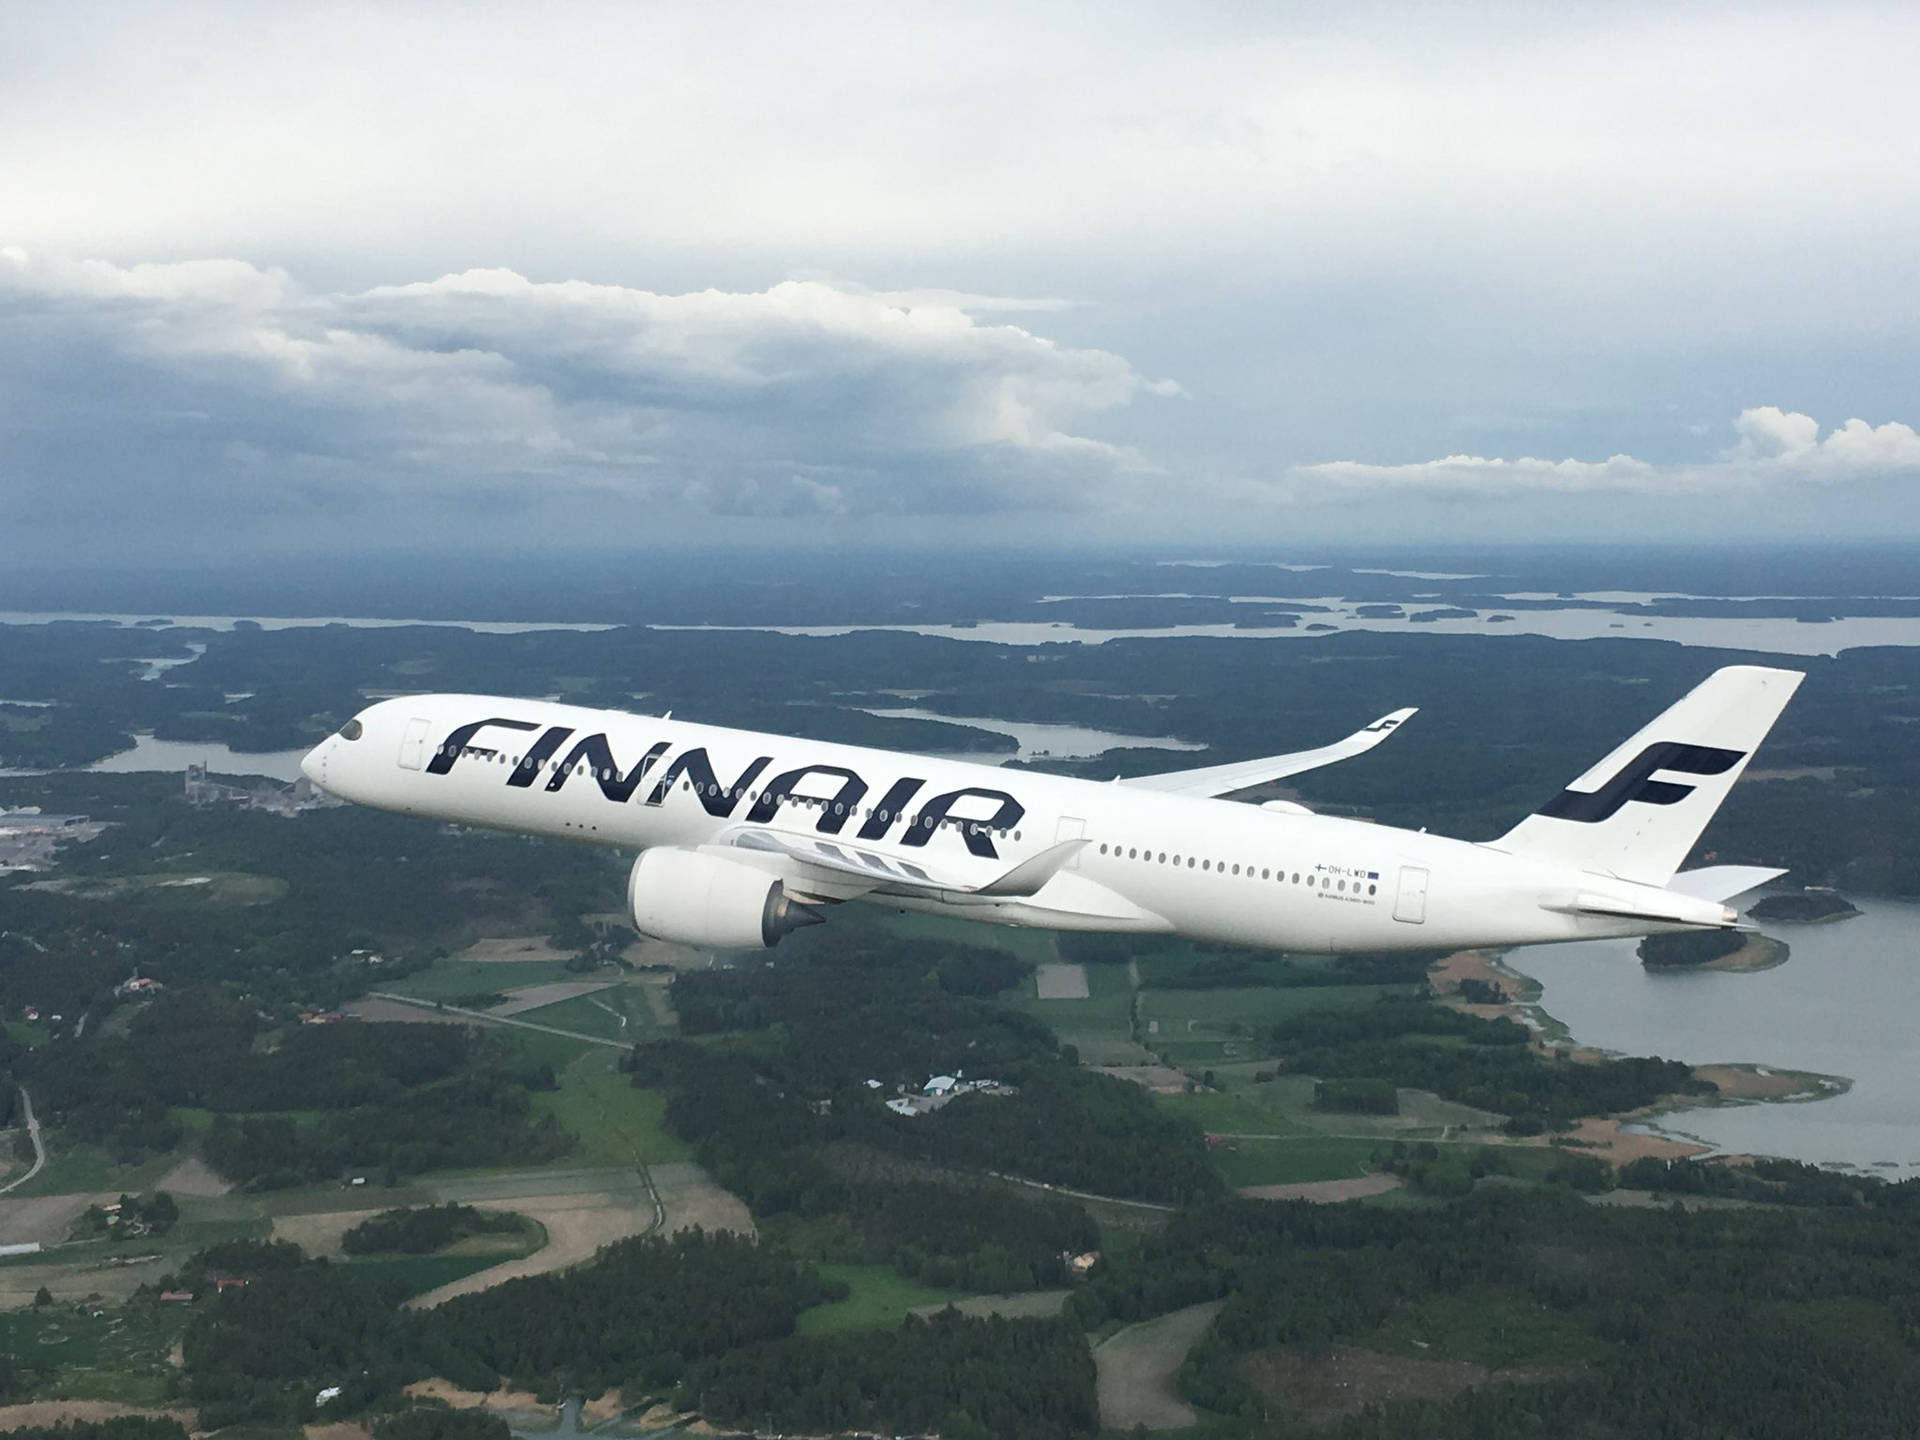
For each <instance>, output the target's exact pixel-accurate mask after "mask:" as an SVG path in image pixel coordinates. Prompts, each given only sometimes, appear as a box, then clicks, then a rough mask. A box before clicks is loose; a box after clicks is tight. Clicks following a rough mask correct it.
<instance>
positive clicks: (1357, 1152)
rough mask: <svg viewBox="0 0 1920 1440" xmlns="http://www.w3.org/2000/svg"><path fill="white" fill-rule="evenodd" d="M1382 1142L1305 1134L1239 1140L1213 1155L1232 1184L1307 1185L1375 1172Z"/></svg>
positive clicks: (1355, 1178)
mask: <svg viewBox="0 0 1920 1440" xmlns="http://www.w3.org/2000/svg"><path fill="white" fill-rule="evenodd" d="M1379 1146H1380V1142H1379V1141H1378V1140H1369V1139H1353V1138H1351V1137H1349V1136H1344V1135H1303V1136H1299V1137H1296V1138H1294V1139H1288V1140H1236V1141H1233V1142H1232V1143H1231V1145H1230V1146H1222V1147H1220V1148H1219V1149H1216V1150H1215V1151H1214V1152H1213V1163H1214V1168H1215V1169H1217V1170H1218V1171H1219V1172H1220V1176H1221V1178H1222V1179H1224V1180H1225V1181H1226V1182H1227V1183H1228V1184H1229V1185H1232V1186H1236V1187H1238V1186H1241V1185H1304V1184H1307V1183H1308V1182H1310V1181H1314V1180H1357V1179H1359V1178H1360V1177H1361V1176H1362V1175H1365V1174H1367V1173H1369V1171H1370V1170H1371V1169H1372V1165H1371V1164H1370V1161H1371V1159H1372V1156H1373V1152H1374V1151H1375V1150H1377V1149H1378V1148H1379Z"/></svg>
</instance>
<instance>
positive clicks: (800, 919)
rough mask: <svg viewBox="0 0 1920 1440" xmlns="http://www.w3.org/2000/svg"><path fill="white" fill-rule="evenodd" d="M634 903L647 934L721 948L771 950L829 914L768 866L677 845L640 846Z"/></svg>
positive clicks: (631, 882)
mask: <svg viewBox="0 0 1920 1440" xmlns="http://www.w3.org/2000/svg"><path fill="white" fill-rule="evenodd" d="M627 909H628V910H629V912H630V913H631V914H632V915H633V923H634V927H635V928H636V929H638V930H639V931H640V933H641V934H642V935H651V936H653V937H654V938H655V939H656V940H671V941H674V942H676V943H677V944H681V945H698V946H702V947H706V948H710V949H715V950H758V949H764V948H768V947H771V946H773V945H776V944H778V943H779V940H780V937H781V936H783V935H789V934H791V933H792V932H793V931H795V930H798V929H801V928H802V927H804V926H807V925H818V924H819V923H820V922H821V920H822V919H824V918H825V917H824V916H822V915H821V914H820V912H819V911H817V910H814V909H812V908H811V907H809V906H806V905H802V904H801V903H800V902H799V901H797V900H794V899H791V898H789V896H788V895H787V890H786V885H785V884H784V882H782V881H780V880H777V879H775V878H773V877H772V876H769V875H768V874H767V872H766V871H764V870H756V869H755V868H754V867H753V866H751V865H742V864H740V863H738V862H737V861H733V860H728V859H724V858H722V857H721V856H718V855H712V854H706V853H703V852H701V851H698V850H681V849H676V848H674V847H672V846H664V847H661V848H659V849H654V850H643V851H641V852H640V858H639V859H638V860H635V861H634V862H633V874H632V875H631V876H629V877H628V879H627Z"/></svg>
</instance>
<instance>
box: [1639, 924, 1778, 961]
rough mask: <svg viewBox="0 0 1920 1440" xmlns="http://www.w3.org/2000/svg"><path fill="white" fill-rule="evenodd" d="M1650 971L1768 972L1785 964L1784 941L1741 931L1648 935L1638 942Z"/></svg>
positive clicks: (1641, 955)
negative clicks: (1776, 966)
mask: <svg viewBox="0 0 1920 1440" xmlns="http://www.w3.org/2000/svg"><path fill="white" fill-rule="evenodd" d="M1637 953H1638V954H1639V956H1640V963H1641V964H1642V965H1644V966H1646V967H1647V969H1649V970H1688V969H1706V970H1771V969H1772V968H1773V967H1774V966H1775V965H1783V964H1785V963H1786V960H1787V953H1788V952H1787V946H1786V943H1785V942H1784V941H1781V940H1775V939H1772V938H1771V937H1769V936H1766V935H1759V934H1755V933H1754V932H1752V931H1742V930H1695V931H1688V932H1686V933H1684V934H1679V935H1649V936H1647V938H1646V939H1644V940H1642V941H1641V942H1640V946H1639V950H1638V951H1637Z"/></svg>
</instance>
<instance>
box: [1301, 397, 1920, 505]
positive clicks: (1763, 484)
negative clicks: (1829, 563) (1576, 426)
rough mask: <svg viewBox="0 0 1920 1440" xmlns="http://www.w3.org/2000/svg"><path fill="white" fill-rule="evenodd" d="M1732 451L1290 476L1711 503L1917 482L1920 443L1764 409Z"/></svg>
mask: <svg viewBox="0 0 1920 1440" xmlns="http://www.w3.org/2000/svg"><path fill="white" fill-rule="evenodd" d="M1733 429H1734V433H1735V435H1736V436H1737V437H1738V438H1737V440H1736V442H1735V443H1734V444H1733V445H1732V446H1730V447H1728V448H1727V449H1726V450H1724V451H1722V452H1721V453H1720V455H1719V456H1718V457H1716V458H1715V459H1712V460H1708V461H1700V462H1691V463H1688V462H1682V463H1676V464H1653V463H1650V462H1648V461H1645V460H1636V459H1634V458H1633V456H1631V455H1614V456H1610V457H1609V458H1607V459H1605V460H1543V459H1539V458H1536V457H1533V456H1524V457H1521V458H1519V459H1514V460H1504V459H1488V458H1486V457H1483V456H1479V455H1448V456H1445V457H1443V458H1441V459H1438V460H1424V461H1419V462H1417V463H1414V464H1409V465H1371V464H1367V463H1365V462H1362V461H1358V460H1334V461H1328V462H1325V463H1323V464H1318V465H1302V466H1297V467H1295V468H1294V469H1293V470H1292V471H1291V472H1290V474H1291V477H1292V478H1293V480H1294V482H1295V484H1296V485H1297V486H1299V487H1301V488H1302V489H1303V490H1304V491H1305V492H1306V493H1311V492H1312V490H1313V488H1314V487H1315V486H1316V485H1319V486H1325V485H1328V484H1331V485H1334V486H1338V487H1341V488H1343V489H1380V490H1399V491H1406V492H1424V493H1427V494H1433V495H1462V496H1502V495H1516V496H1524V495H1543V494H1606V493H1610V492H1612V493H1629V494H1671V493H1691V494H1712V493H1717V492H1731V491H1753V490H1759V489H1765V488H1769V487H1776V488H1777V487H1786V486H1804V485H1844V484H1848V483H1850V482H1855V481H1864V480H1880V479H1889V478H1914V479H1920V435H1916V434H1915V433H1914V431H1913V428H1912V427H1911V426H1908V425H1903V424H1900V423H1898V422H1888V423H1887V424H1884V425H1879V426H1874V425H1869V424H1868V423H1867V422H1866V421H1864V420H1849V421H1847V422H1846V424H1844V425H1842V426H1840V427H1839V428H1838V429H1835V430H1832V431H1829V432H1828V433H1827V435H1826V437H1825V438H1824V439H1823V438H1821V435H1820V424H1819V422H1818V421H1817V420H1815V419H1814V418H1813V417H1812V416H1810V415H1802V414H1800V413H1798V412H1797V411H1790V410H1781V409H1779V408H1778V407H1776V406H1772V405H1762V406H1757V407H1755V408H1753V409H1749V410H1742V411H1741V412H1740V414H1739V415H1738V416H1737V417H1736V418H1735V420H1734V422H1733Z"/></svg>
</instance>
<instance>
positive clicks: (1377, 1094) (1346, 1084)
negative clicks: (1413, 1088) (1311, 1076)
mask: <svg viewBox="0 0 1920 1440" xmlns="http://www.w3.org/2000/svg"><path fill="white" fill-rule="evenodd" d="M1313 1108H1314V1109H1316V1110H1327V1111H1331V1112H1332V1113H1334V1114H1338V1115H1398V1114H1399V1113H1400V1092H1399V1090H1398V1089H1396V1088H1395V1086H1394V1084H1393V1082H1392V1081H1391V1080H1377V1079H1373V1078H1371V1077H1368V1076H1358V1077H1355V1078H1353V1079H1349V1080H1320V1081H1316V1082H1315V1083H1314V1087H1313Z"/></svg>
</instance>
